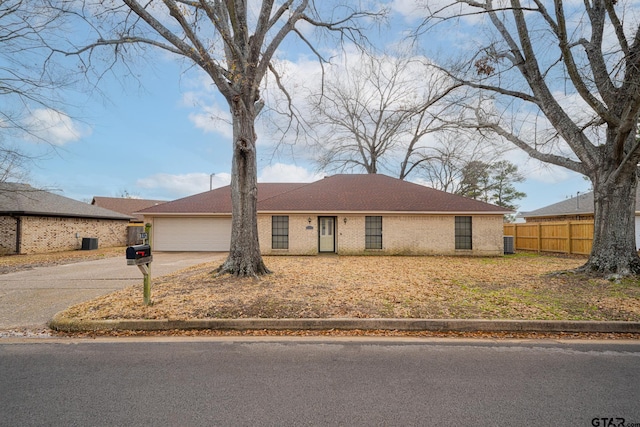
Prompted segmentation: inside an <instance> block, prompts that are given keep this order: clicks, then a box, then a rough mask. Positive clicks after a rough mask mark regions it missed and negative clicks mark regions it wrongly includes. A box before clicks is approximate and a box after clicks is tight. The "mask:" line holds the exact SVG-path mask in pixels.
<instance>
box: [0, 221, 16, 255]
mask: <svg viewBox="0 0 640 427" xmlns="http://www.w3.org/2000/svg"><path fill="white" fill-rule="evenodd" d="M17 224H18V220H17V219H16V218H13V217H10V216H0V255H8V254H15V253H16V236H17V231H18V225H17Z"/></svg>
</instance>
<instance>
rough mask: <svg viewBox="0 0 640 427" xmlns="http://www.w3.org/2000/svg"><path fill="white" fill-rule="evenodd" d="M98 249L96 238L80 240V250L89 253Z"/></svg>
mask: <svg viewBox="0 0 640 427" xmlns="http://www.w3.org/2000/svg"><path fill="white" fill-rule="evenodd" d="M94 249H98V238H97V237H83V238H82V250H83V251H90V250H94Z"/></svg>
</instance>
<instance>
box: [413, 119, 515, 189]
mask: <svg viewBox="0 0 640 427" xmlns="http://www.w3.org/2000/svg"><path fill="white" fill-rule="evenodd" d="M502 152H503V149H500V148H499V147H497V146H495V145H491V144H489V143H488V142H487V141H483V140H482V139H478V138H477V135H466V134H465V133H463V132H457V131H452V132H446V133H443V134H440V135H438V139H437V141H436V143H434V144H433V145H432V146H431V147H430V148H429V155H428V156H427V159H426V161H424V162H422V163H421V164H420V167H419V172H418V175H419V176H420V177H421V178H424V179H425V180H426V181H427V182H428V183H429V185H430V186H431V187H433V188H435V189H437V190H442V191H446V192H448V193H453V194H463V193H464V189H463V186H464V181H465V180H464V178H465V173H466V171H467V170H468V166H469V164H473V163H474V162H478V161H482V162H489V163H491V162H494V161H496V160H497V159H498V158H499V156H500V154H502Z"/></svg>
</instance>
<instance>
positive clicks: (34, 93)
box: [0, 0, 72, 182]
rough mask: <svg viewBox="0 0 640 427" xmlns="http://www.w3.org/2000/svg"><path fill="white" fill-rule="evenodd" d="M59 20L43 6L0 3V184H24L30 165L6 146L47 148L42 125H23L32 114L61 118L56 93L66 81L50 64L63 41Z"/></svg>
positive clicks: (41, 2) (34, 1)
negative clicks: (32, 142) (25, 142)
mask: <svg viewBox="0 0 640 427" xmlns="http://www.w3.org/2000/svg"><path fill="white" fill-rule="evenodd" d="M64 20H65V13H64V10H61V9H57V10H56V9H54V8H52V7H50V5H49V2H48V1H47V0H29V1H26V0H0V132H2V133H1V134H0V182H4V181H9V180H18V181H20V180H24V179H26V177H27V165H28V164H29V163H30V162H31V161H33V160H35V158H34V156H32V155H30V154H28V153H27V152H26V151H25V150H24V149H21V148H20V147H19V146H18V145H17V144H16V143H13V142H12V140H14V139H17V138H24V137H29V138H31V139H36V140H40V141H44V142H50V141H47V140H46V139H43V136H42V132H41V131H42V130H43V129H42V125H43V124H42V123H41V122H38V121H34V120H30V119H29V118H30V115H31V114H32V113H33V111H34V109H46V110H50V111H53V112H55V113H56V114H60V115H62V116H65V115H66V114H65V113H64V112H63V111H62V107H64V106H66V104H65V102H64V100H63V97H62V95H61V93H60V91H61V90H62V89H64V88H66V87H67V86H68V85H69V84H70V82H71V81H72V79H71V78H70V74H69V73H67V72H66V71H65V70H62V69H60V64H58V63H55V62H53V61H51V60H50V59H51V54H52V53H53V52H54V51H55V49H56V48H55V47H54V45H55V44H56V43H57V42H58V41H61V40H63V39H64V37H65V33H64V32H63V31H61V28H62V25H63V23H64Z"/></svg>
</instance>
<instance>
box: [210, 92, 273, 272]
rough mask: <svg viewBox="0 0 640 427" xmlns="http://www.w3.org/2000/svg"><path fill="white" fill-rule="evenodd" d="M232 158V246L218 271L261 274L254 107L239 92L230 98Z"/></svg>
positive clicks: (262, 264) (266, 270)
mask: <svg viewBox="0 0 640 427" xmlns="http://www.w3.org/2000/svg"><path fill="white" fill-rule="evenodd" d="M231 113H232V114H233V158H232V166H231V203H232V212H231V247H230V249H229V257H228V258H227V260H226V261H225V262H224V264H223V265H222V266H220V268H219V269H218V273H220V274H222V273H230V274H235V275H237V276H254V277H255V276H260V275H263V274H268V273H270V271H269V270H268V269H267V267H266V266H265V265H264V262H263V260H262V255H261V254H260V244H259V242H258V217H257V213H258V210H257V204H258V163H257V158H256V140H257V137H256V133H255V117H256V111H255V106H254V105H253V103H251V104H249V105H248V108H247V104H246V103H245V102H244V100H243V99H242V98H241V97H240V96H236V97H235V98H234V99H233V102H231Z"/></svg>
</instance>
